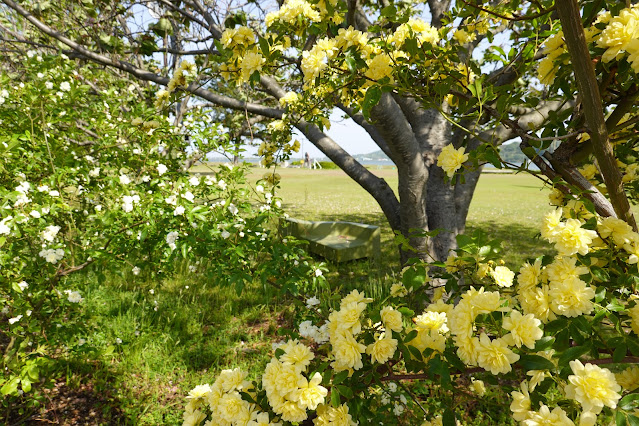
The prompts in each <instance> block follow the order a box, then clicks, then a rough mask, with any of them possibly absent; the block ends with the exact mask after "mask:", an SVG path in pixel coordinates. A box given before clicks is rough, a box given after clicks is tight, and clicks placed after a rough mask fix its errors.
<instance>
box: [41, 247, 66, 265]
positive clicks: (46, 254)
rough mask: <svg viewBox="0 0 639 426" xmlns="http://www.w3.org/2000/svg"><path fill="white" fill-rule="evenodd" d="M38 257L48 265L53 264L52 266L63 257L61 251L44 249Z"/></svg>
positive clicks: (62, 251)
mask: <svg viewBox="0 0 639 426" xmlns="http://www.w3.org/2000/svg"><path fill="white" fill-rule="evenodd" d="M38 255H39V256H40V257H42V258H44V260H46V261H47V262H49V263H53V264H54V265H55V264H56V263H58V260H60V259H62V258H63V257H64V250H63V249H46V250H44V249H43V250H41V251H40V253H38Z"/></svg>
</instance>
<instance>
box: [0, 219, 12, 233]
mask: <svg viewBox="0 0 639 426" xmlns="http://www.w3.org/2000/svg"><path fill="white" fill-rule="evenodd" d="M9 219H12V217H11V216H7V217H5V218H4V219H2V221H0V235H3V234H4V235H8V234H10V233H11V228H9V226H8V225H7V224H6V223H5V222H6V221H7V220H9Z"/></svg>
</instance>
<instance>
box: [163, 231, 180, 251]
mask: <svg viewBox="0 0 639 426" xmlns="http://www.w3.org/2000/svg"><path fill="white" fill-rule="evenodd" d="M178 237H179V234H178V233H177V232H176V231H171V232H169V233H168V234H167V235H166V243H167V244H168V245H169V247H171V250H175V248H176V247H177V246H176V245H175V241H176V240H177V239H178Z"/></svg>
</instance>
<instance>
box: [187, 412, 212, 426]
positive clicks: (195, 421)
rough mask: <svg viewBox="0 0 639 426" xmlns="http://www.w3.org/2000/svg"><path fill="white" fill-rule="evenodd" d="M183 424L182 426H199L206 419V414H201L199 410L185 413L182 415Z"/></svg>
mask: <svg viewBox="0 0 639 426" xmlns="http://www.w3.org/2000/svg"><path fill="white" fill-rule="evenodd" d="M183 419H184V423H182V426H196V425H199V424H200V423H202V422H203V421H204V419H206V414H204V413H203V412H201V411H200V410H195V411H188V410H187V411H185V412H184V414H183Z"/></svg>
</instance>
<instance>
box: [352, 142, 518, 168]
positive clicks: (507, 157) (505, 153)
mask: <svg viewBox="0 0 639 426" xmlns="http://www.w3.org/2000/svg"><path fill="white" fill-rule="evenodd" d="M499 153H500V154H501V158H502V159H504V161H508V162H509V163H515V164H520V163H523V162H524V161H525V160H526V156H525V155H524V153H523V152H521V150H520V149H519V144H518V143H511V144H508V145H502V146H500V147H499ZM353 157H355V159H356V160H357V161H363V160H369V161H370V160H373V161H390V159H389V158H388V156H387V155H386V154H384V151H382V150H381V149H380V150H379V151H375V152H369V153H368V154H357V155H353Z"/></svg>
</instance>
